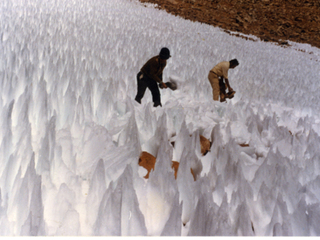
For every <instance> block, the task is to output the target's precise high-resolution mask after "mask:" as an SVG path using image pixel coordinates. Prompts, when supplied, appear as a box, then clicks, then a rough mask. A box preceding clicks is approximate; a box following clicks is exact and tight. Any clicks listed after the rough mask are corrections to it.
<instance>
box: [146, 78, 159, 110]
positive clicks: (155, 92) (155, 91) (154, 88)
mask: <svg viewBox="0 0 320 240" xmlns="http://www.w3.org/2000/svg"><path fill="white" fill-rule="evenodd" d="M148 88H149V89H150V91H151V94H152V101H153V106H154V107H157V106H159V105H160V106H161V107H162V105H161V97H160V91H159V87H158V84H157V82H156V81H154V80H152V79H148Z"/></svg>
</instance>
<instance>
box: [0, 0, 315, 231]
mask: <svg viewBox="0 0 320 240" xmlns="http://www.w3.org/2000/svg"><path fill="white" fill-rule="evenodd" d="M0 20H1V21H0V23H1V28H0V37H1V38H0V86H1V87H0V91H1V97H0V115H1V118H0V129H1V131H0V179H1V180H0V234H1V235H3V236H5V235H13V236H21V235H41V236H68V235H72V236H78V235H79V236H90V235H108V236H109V235H122V236H137V235H142V236H145V235H149V236H164V235H166V236H168V235H171V236H186V235H190V236H200V235H205V236H209V235H210V236H217V235H219V236H225V235H232V236H238V235H239V236H241V235H245V236H247V235H248V236H255V235H258V236H272V235H280V236H282V235H290V236H291V235H295V236H300V235H304V236H310V235H320V230H319V228H318V222H319V221H320V205H319V203H320V191H319V190H320V164H319V160H320V159H319V157H320V150H319V145H320V137H319V134H320V127H319V122H320V120H319V119H320V118H319V110H320V105H319V104H318V102H319V98H320V97H319V94H318V89H319V79H320V78H319V73H320V65H319V60H320V51H319V49H317V48H314V47H311V46H309V45H304V44H296V43H292V47H288V48H283V47H280V46H277V45H274V44H272V43H265V42H261V41H259V40H258V41H256V42H253V41H247V40H245V39H242V38H237V37H234V36H230V35H228V34H227V33H225V32H223V30H221V29H218V28H214V27H212V26H208V25H205V24H200V23H195V22H190V21H188V20H184V19H182V18H179V17H174V16H171V15H168V14H167V13H166V12H164V11H159V10H157V9H155V8H154V7H153V6H152V5H146V6H145V5H142V4H140V3H139V2H137V1H135V0H132V1H130V0H92V1H85V0H72V1H70V0H47V1H41V0H23V1H22V0H2V1H1V3H0ZM164 46H166V47H168V48H169V49H170V51H171V55H172V58H170V60H169V61H168V64H167V67H166V69H165V72H164V79H165V80H166V79H169V78H170V77H171V78H174V79H176V80H177V81H178V82H179V90H177V91H175V92H172V91H170V90H169V89H164V90H161V95H162V105H163V107H162V108H153V107H152V105H153V104H152V100H151V94H150V92H149V91H147V92H146V95H145V97H144V98H143V100H142V104H141V105H139V104H138V103H136V102H135V101H134V97H135V94H136V74H137V73H138V71H139V69H140V68H141V67H142V65H143V64H144V63H145V62H146V61H147V60H148V59H149V58H151V57H152V56H155V55H157V54H158V53H159V51H160V49H161V48H162V47H164ZM232 58H237V59H238V60H239V62H240V65H239V66H238V67H237V68H235V69H233V70H230V72H229V76H230V84H231V86H232V87H233V88H234V89H235V90H236V91H237V94H236V96H235V98H234V99H232V100H231V101H228V103H220V102H213V100H212V92H211V87H210V84H209V82H208V80H207V75H208V73H209V70H210V69H211V68H212V67H213V66H214V65H215V64H217V63H218V62H220V61H226V60H230V59H232ZM200 134H202V135H204V136H205V137H207V138H209V139H210V140H211V141H212V147H211V151H210V152H209V153H208V154H207V155H206V156H201V154H200V144H199V135H200ZM172 140H174V141H175V147H173V146H172V145H171V144H170V141H172ZM239 144H248V145H249V146H248V147H241V146H240V145H239ZM141 151H148V152H149V153H151V154H153V155H154V156H156V157H157V162H156V165H155V170H154V171H153V172H151V173H150V177H149V179H148V180H145V179H144V178H143V176H144V174H145V172H146V170H145V169H143V168H142V167H139V166H138V158H139V154H140V152H141ZM171 160H175V161H178V162H180V167H179V173H178V177H177V180H175V179H174V175H173V170H172V169H171ZM190 167H192V168H194V169H195V170H196V171H195V172H196V174H197V180H196V181H193V177H192V175H191V173H190Z"/></svg>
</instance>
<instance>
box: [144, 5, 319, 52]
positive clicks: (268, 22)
mask: <svg viewBox="0 0 320 240" xmlns="http://www.w3.org/2000/svg"><path fill="white" fill-rule="evenodd" d="M140 2H143V3H146V2H148V3H155V4H157V5H158V8H160V9H164V10H166V11H167V12H169V13H171V14H173V15H179V16H181V17H183V18H185V19H189V20H192V21H197V22H201V23H207V24H210V25H213V26H217V27H221V28H223V29H225V30H229V31H233V32H241V33H244V34H251V35H254V36H257V37H259V38H260V39H262V40H264V41H273V42H277V43H280V44H287V42H286V40H291V41H294V42H299V43H309V44H311V45H312V46H315V47H318V48H320V0H140Z"/></svg>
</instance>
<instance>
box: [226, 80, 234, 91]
mask: <svg viewBox="0 0 320 240" xmlns="http://www.w3.org/2000/svg"><path fill="white" fill-rule="evenodd" d="M224 80H225V81H226V84H227V87H228V90H229V92H233V89H232V88H231V87H230V84H229V80H228V79H227V78H225V79H224Z"/></svg>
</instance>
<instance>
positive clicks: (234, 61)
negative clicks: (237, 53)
mask: <svg viewBox="0 0 320 240" xmlns="http://www.w3.org/2000/svg"><path fill="white" fill-rule="evenodd" d="M229 62H230V68H235V67H236V66H238V65H239V62H238V60H237V59H232V60H230V61H229Z"/></svg>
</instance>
